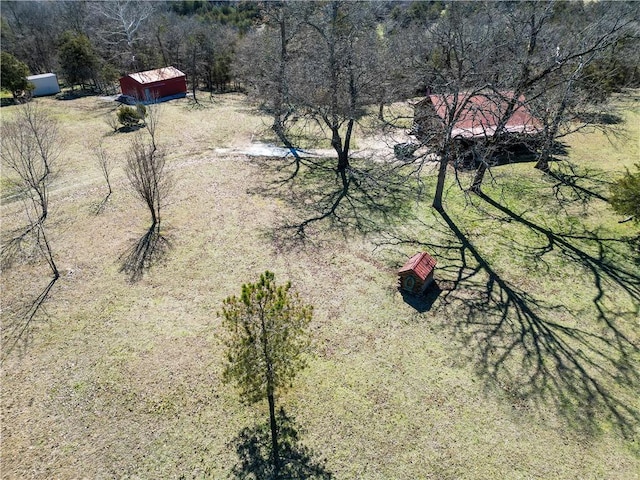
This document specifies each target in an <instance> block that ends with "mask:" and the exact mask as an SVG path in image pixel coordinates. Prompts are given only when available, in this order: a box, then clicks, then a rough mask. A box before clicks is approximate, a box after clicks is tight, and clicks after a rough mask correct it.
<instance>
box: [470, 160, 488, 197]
mask: <svg viewBox="0 0 640 480" xmlns="http://www.w3.org/2000/svg"><path fill="white" fill-rule="evenodd" d="M486 172H487V163H486V162H485V161H482V162H481V163H480V165H479V166H478V169H477V170H476V175H475V177H473V183H472V184H471V188H469V190H470V191H472V192H474V193H480V187H481V186H482V181H483V180H484V174H485V173H486Z"/></svg>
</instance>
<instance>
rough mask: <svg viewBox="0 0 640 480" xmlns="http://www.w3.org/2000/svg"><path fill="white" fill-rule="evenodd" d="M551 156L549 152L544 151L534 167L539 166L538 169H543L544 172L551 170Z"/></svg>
mask: <svg viewBox="0 0 640 480" xmlns="http://www.w3.org/2000/svg"><path fill="white" fill-rule="evenodd" d="M549 157H550V155H549V154H548V153H547V152H542V154H541V155H540V158H538V161H537V162H536V164H535V165H534V166H533V168H537V169H538V170H541V171H543V172H544V173H549V171H550V169H549Z"/></svg>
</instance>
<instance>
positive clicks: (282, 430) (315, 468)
mask: <svg viewBox="0 0 640 480" xmlns="http://www.w3.org/2000/svg"><path fill="white" fill-rule="evenodd" d="M278 441H279V443H280V461H281V465H280V473H279V475H278V476H277V477H276V476H275V473H274V471H273V458H272V451H271V430H270V424H269V422H265V423H262V424H258V425H255V426H254V427H247V428H245V429H243V430H242V431H241V432H240V434H239V435H238V436H237V437H236V438H235V439H234V440H233V441H232V442H231V446H232V447H235V449H236V453H237V454H238V463H237V464H236V465H235V466H234V467H233V470H232V475H233V478H237V479H243V480H247V479H255V480H285V479H291V480H294V479H318V480H329V479H331V478H332V473H331V472H329V471H328V470H327V469H326V467H325V466H324V464H323V462H321V461H317V460H315V459H314V458H313V452H312V451H311V450H309V449H308V448H307V447H305V446H304V445H302V443H301V442H300V438H299V433H298V427H297V426H296V422H295V420H294V419H293V418H292V417H290V416H289V415H287V414H286V413H285V411H284V409H280V411H279V412H278Z"/></svg>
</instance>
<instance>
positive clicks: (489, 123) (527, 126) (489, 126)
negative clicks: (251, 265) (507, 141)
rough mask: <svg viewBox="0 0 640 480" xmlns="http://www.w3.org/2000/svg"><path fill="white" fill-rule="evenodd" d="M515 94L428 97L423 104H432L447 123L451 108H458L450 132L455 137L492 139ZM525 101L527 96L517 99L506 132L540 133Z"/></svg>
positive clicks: (505, 127) (538, 125)
mask: <svg viewBox="0 0 640 480" xmlns="http://www.w3.org/2000/svg"><path fill="white" fill-rule="evenodd" d="M514 95H515V94H514V92H511V91H502V92H497V93H496V92H490V93H482V94H476V95H472V94H471V93H468V92H461V93H459V94H458V96H457V98H456V96H455V95H452V94H449V95H429V96H428V97H427V98H425V99H424V100H423V101H422V102H420V104H423V102H426V101H429V102H431V104H432V105H433V107H434V108H435V112H436V114H437V115H438V117H440V119H441V120H443V121H446V119H447V118H448V116H449V113H450V111H451V109H452V108H454V107H455V108H456V111H455V117H456V120H455V124H454V126H453V130H452V132H451V134H452V136H453V137H464V138H475V137H491V136H493V135H494V134H495V132H496V130H497V127H498V124H499V123H500V121H501V120H502V118H503V117H504V115H505V114H506V112H507V109H508V106H509V103H510V102H511V101H512V100H513V98H514ZM525 102H526V99H525V97H524V95H520V96H519V97H518V99H517V100H516V103H515V108H514V110H513V112H512V113H511V115H510V116H509V118H508V119H507V122H506V123H505V125H504V130H505V131H506V132H509V133H524V134H535V133H538V132H540V131H541V129H542V124H541V122H540V120H538V119H537V118H535V117H534V116H533V115H532V114H531V112H530V111H529V109H528V108H527V107H526V105H525Z"/></svg>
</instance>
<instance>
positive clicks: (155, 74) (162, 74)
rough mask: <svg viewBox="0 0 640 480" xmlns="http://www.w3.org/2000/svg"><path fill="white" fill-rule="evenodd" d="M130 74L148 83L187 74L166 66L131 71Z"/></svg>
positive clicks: (140, 81) (142, 82)
mask: <svg viewBox="0 0 640 480" xmlns="http://www.w3.org/2000/svg"><path fill="white" fill-rule="evenodd" d="M128 76H129V77H131V78H133V79H134V80H135V81H136V82H138V83H141V84H148V83H155V82H160V81H162V80H170V79H172V78H178V77H184V76H185V74H184V73H182V72H181V71H180V70H178V69H177V68H175V67H164V68H157V69H155V70H147V71H144V72H138V73H131V74H129V75H128Z"/></svg>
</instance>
